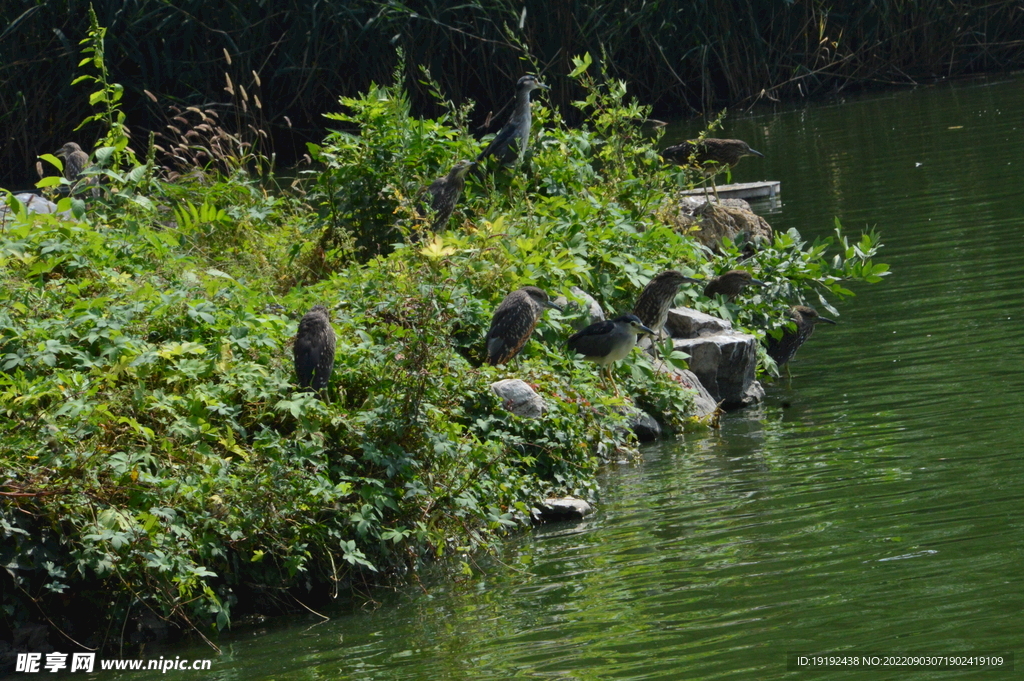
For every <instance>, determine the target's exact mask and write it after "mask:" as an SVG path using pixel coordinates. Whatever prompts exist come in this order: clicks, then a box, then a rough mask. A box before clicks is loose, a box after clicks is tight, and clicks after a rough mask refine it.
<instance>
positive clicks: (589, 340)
mask: <svg viewBox="0 0 1024 681" xmlns="http://www.w3.org/2000/svg"><path fill="white" fill-rule="evenodd" d="M642 333H647V334H650V335H652V336H653V335H654V330H653V329H651V328H649V327H647V326H645V325H644V323H643V322H642V321H640V318H639V317H637V316H636V315H635V314H624V315H622V316H619V317H616V318H615V319H612V320H610V321H604V322H597V323H596V324H591V325H590V326H588V327H586V328H585V329H583V330H582V331H577V332H576V333H574V334H573V335H571V336H569V341H568V343H567V344H568V346H569V349H570V350H572V351H573V352H575V353H577V354H580V355H583V359H585V360H587V361H588V362H593V363H595V364H597V365H598V366H599V367H601V372H604V371H607V373H608V377H609V378H610V379H611V382H612V387H614V388H615V395H616V396H618V395H619V387H618V386H617V385H615V379H614V378H612V376H611V365H612V364H614V363H615V362H618V361H619V360H620V359H623V358H625V357H626V355H628V354H629V352H630V350H632V349H633V346H634V345H636V337H637V336H639V335H640V334H642ZM601 385H602V386H603V385H604V376H603V375H602V376H601Z"/></svg>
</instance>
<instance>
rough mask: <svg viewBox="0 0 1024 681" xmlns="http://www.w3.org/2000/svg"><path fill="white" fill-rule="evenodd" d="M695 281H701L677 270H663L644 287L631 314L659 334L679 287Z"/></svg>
mask: <svg viewBox="0 0 1024 681" xmlns="http://www.w3.org/2000/svg"><path fill="white" fill-rule="evenodd" d="M696 283H701V280H700V279H694V278H693V277H687V276H686V275H684V274H683V273H682V272H680V271H679V270H665V271H664V272H662V273H661V274H658V275H657V276H655V277H654V278H653V279H651V281H650V282H648V284H647V286H645V287H644V290H643V291H642V292H641V293H640V297H639V298H637V301H636V305H634V306H633V314H634V315H636V316H637V317H638V318H639V319H640V321H641V322H643V323H644V324H646V325H647V326H648V327H650V328H652V329H654V332H655V334H660V333H661V331H662V330H663V329H664V328H665V320H667V319H668V311H669V309H671V307H672V304H673V303H674V302H675V300H676V294H677V293H679V287H680V286H681V285H683V284H696Z"/></svg>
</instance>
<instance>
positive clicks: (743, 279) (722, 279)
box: [704, 270, 768, 300]
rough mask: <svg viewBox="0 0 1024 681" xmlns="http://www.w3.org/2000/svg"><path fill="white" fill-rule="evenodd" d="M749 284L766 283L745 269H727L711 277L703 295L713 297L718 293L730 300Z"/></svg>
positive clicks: (760, 284)
mask: <svg viewBox="0 0 1024 681" xmlns="http://www.w3.org/2000/svg"><path fill="white" fill-rule="evenodd" d="M751 284H757V285H758V286H767V285H768V284H766V283H764V282H763V281H760V280H758V279H754V276H753V275H752V274H751V273H750V272H747V271H746V270H729V271H728V272H726V273H725V274H720V275H718V276H717V277H713V278H712V279H711V280H710V281H709V282H708V285H707V286H705V287H704V295H705V296H707V297H708V298H714V297H715V296H716V295H719V294H720V295H723V296H725V297H726V298H727V299H729V300H732V299H733V298H735V297H736V296H738V295H739V294H740V292H741V291H743V289H745V288H746V287H748V286H750V285H751Z"/></svg>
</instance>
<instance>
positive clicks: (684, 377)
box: [654, 362, 718, 419]
mask: <svg viewBox="0 0 1024 681" xmlns="http://www.w3.org/2000/svg"><path fill="white" fill-rule="evenodd" d="M654 369H655V371H659V372H662V373H666V374H671V375H673V376H675V377H676V380H677V381H679V383H680V384H682V385H683V387H686V388H690V389H691V390H695V391H697V394H696V395H695V396H694V398H693V415H694V416H696V417H697V418H699V419H703V418H707V417H708V416H711V415H713V414H714V413H715V412H716V411H718V401H717V400H716V399H715V398H714V397H713V396H712V395H711V393H709V392H708V389H707V388H705V387H704V384H703V383H701V382H700V379H699V378H697V375H696V374H695V373H693V372H692V371H689V370H687V369H679V368H677V367H674V366H672V365H671V364H668V363H667V362H656V363H655V365H654Z"/></svg>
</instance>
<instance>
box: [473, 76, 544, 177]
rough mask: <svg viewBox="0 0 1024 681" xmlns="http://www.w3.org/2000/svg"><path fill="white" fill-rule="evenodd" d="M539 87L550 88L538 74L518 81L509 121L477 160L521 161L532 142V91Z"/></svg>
mask: <svg viewBox="0 0 1024 681" xmlns="http://www.w3.org/2000/svg"><path fill="white" fill-rule="evenodd" d="M538 88H543V89H544V90H549V89H550V88H549V87H548V86H547V85H545V84H544V83H542V82H540V81H539V80H537V77H536V76H523V77H522V78H520V79H519V82H517V83H516V104H515V108H514V109H513V110H512V116H511V117H510V118H509V119H508V123H506V124H505V126H504V127H503V128H502V129H501V130H499V131H498V134H497V135H495V136H494V139H492V140H491V142H490V144H488V145H487V146H486V147H485V148H484V150H483V151H481V152H480V155H479V156H477V157H476V160H477V161H483V160H484V159H485V158H487V157H488V156H494V157H495V158H497V159H498V160H499V161H501V162H502V163H514V162H518V161H521V160H522V158H523V154H525V153H526V149H527V147H528V146H529V144H530V126H531V125H532V123H533V117H532V115H531V113H530V93H531V92H533V91H534V90H536V89H538Z"/></svg>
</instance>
